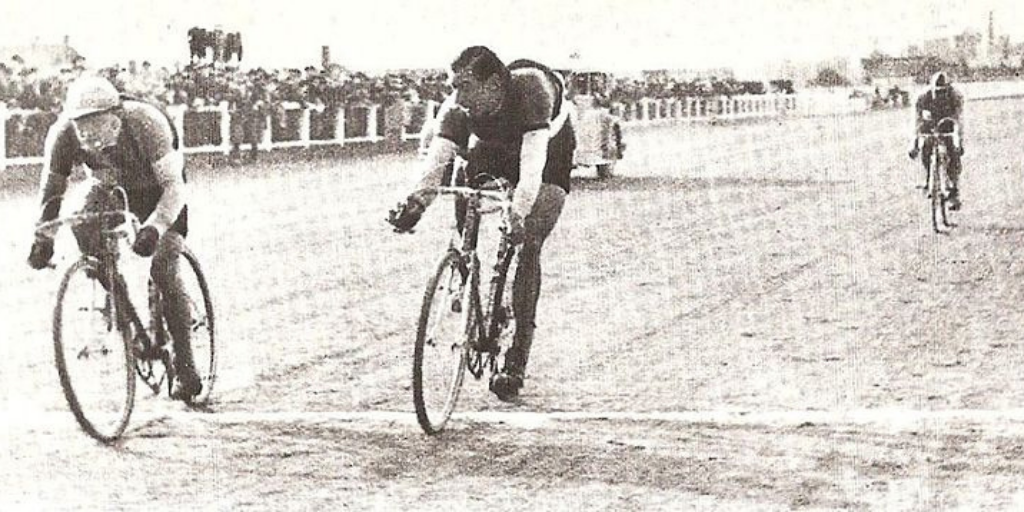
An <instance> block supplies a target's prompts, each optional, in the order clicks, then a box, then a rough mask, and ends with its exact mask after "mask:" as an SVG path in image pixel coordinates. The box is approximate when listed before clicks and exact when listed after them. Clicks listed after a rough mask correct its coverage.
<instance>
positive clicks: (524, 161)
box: [512, 128, 549, 219]
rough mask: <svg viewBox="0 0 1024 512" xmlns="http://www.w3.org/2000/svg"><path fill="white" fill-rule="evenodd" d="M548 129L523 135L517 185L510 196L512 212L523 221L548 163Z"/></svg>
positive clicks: (530, 208) (538, 190) (535, 198)
mask: <svg viewBox="0 0 1024 512" xmlns="http://www.w3.org/2000/svg"><path fill="white" fill-rule="evenodd" d="M548 132H549V130H548V128H540V129H537V130H533V131H529V132H526V133H525V134H523V147H522V150H521V152H520V154H519V184H518V185H516V191H515V194H514V195H513V196H512V212H513V213H515V214H516V215H518V216H519V218H521V219H525V218H526V216H527V215H529V214H530V211H531V210H533V203H534V201H536V200H537V194H538V193H539V192H540V186H541V183H542V181H543V178H544V164H545V163H547V161H548V140H549V136H548Z"/></svg>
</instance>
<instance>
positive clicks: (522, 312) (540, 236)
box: [505, 183, 566, 377]
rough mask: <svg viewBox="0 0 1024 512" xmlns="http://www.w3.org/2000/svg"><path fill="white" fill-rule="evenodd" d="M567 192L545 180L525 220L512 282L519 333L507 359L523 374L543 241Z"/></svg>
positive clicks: (537, 293)
mask: <svg viewBox="0 0 1024 512" xmlns="http://www.w3.org/2000/svg"><path fill="white" fill-rule="evenodd" d="M565 196H566V192H565V190H563V189H562V188H561V187H558V186H556V185H550V184H547V183H544V184H542V185H541V187H540V191H539V192H538V193H537V200H536V201H535V202H534V204H533V210H531V211H530V214H529V215H527V216H526V219H524V220H523V223H524V225H525V228H526V233H525V239H524V241H523V246H522V247H521V248H520V250H519V267H518V268H517V269H516V276H515V281H514V282H513V285H512V309H513V311H514V312H515V318H516V332H515V335H514V337H513V342H512V348H510V349H509V352H508V355H507V357H506V359H505V371H506V372H508V373H511V374H515V375H518V376H520V377H522V376H523V375H524V374H525V373H526V363H527V361H528V360H529V358H530V346H531V345H532V344H533V331H534V329H535V328H536V323H535V319H536V317H537V302H538V299H539V298H540V284H541V264H540V255H541V250H542V249H543V248H544V241H545V240H547V238H548V235H550V234H551V231H552V230H553V229H554V227H555V224H556V223H557V222H558V217H559V216H560V215H561V214H562V206H564V205H565Z"/></svg>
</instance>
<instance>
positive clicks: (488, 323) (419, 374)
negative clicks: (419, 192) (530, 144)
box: [412, 180, 516, 435]
mask: <svg viewBox="0 0 1024 512" xmlns="http://www.w3.org/2000/svg"><path fill="white" fill-rule="evenodd" d="M490 185H492V187H469V186H454V185H453V186H441V187H438V189H437V190H438V193H439V194H440V195H447V196H454V197H455V198H456V200H457V201H460V202H464V203H465V204H464V208H462V207H461V206H462V205H461V204H460V205H459V206H460V208H458V210H464V213H463V214H462V215H460V219H461V221H460V222H459V223H457V224H456V226H455V228H454V230H453V233H452V237H451V240H450V242H449V244H448V248H447V249H446V250H445V253H444V255H443V256H442V257H441V260H440V261H439V262H438V264H437V267H436V268H437V270H436V271H435V273H434V275H433V277H431V279H430V280H429V281H428V282H427V288H426V291H425V293H424V296H423V305H422V308H421V310H420V316H419V323H418V326H417V330H416V345H415V349H414V351H413V372H412V384H413V386H412V388H413V404H414V406H415V408H416V420H417V422H418V423H419V425H420V427H421V428H422V429H423V431H424V432H426V433H427V434H431V435H432V434H437V433H439V432H441V431H442V430H443V429H444V427H445V425H446V424H447V422H448V420H449V418H450V417H451V414H452V412H453V411H454V409H455V404H456V402H457V400H458V398H459V393H460V391H461V389H462V384H463V381H464V378H465V375H466V372H467V371H468V372H469V374H470V375H472V376H473V377H474V378H475V379H476V380H480V378H481V377H482V376H483V375H484V374H485V373H489V375H490V376H493V375H494V374H495V373H497V371H498V368H499V363H500V362H501V360H502V358H503V357H504V355H505V353H506V352H507V350H508V346H509V345H510V339H509V338H510V336H508V334H509V333H511V332H512V331H513V330H514V325H515V318H514V314H513V308H512V293H511V289H512V287H511V286H506V284H507V281H508V276H509V275H510V273H511V275H513V276H514V275H515V273H514V272H510V269H511V267H512V266H513V265H514V263H515V261H514V260H515V255H516V246H515V244H514V243H513V242H512V240H511V237H510V233H511V228H510V218H511V217H510V216H511V211H512V210H511V209H512V201H511V187H510V185H509V183H508V182H507V181H506V180H491V181H490ZM485 202H487V203H490V204H488V205H485V204H484V203H485ZM496 212H497V213H500V214H501V225H500V227H499V229H500V231H501V237H500V239H499V240H498V250H497V259H496V260H495V263H494V266H493V269H492V270H493V271H492V274H491V278H490V285H489V288H488V293H487V296H486V301H482V300H481V291H480V282H481V277H480V272H481V263H480V258H479V256H478V252H477V242H478V238H479V234H480V221H481V219H482V217H483V216H484V215H487V214H490V213H496ZM446 321H449V322H448V323H446ZM449 324H450V325H449ZM433 357H437V358H439V359H441V360H442V362H441V364H439V365H438V366H437V368H435V367H434V366H430V365H428V364H427V360H428V358H433ZM430 370H437V372H436V373H431V372H430ZM435 392H436V394H437V396H434V393H435Z"/></svg>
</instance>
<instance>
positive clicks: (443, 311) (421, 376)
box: [412, 251, 474, 434]
mask: <svg viewBox="0 0 1024 512" xmlns="http://www.w3.org/2000/svg"><path fill="white" fill-rule="evenodd" d="M465 275H466V269H465V267H464V266H463V264H462V262H461V260H460V257H459V255H458V254H457V253H456V252H454V251H449V252H448V253H447V254H446V255H445V256H444V258H442V259H441V262H440V263H439V264H438V266H437V272H435V274H434V276H433V277H432V278H431V279H430V281H429V282H428V283H427V289H426V292H425V293H424V295H423V306H422V309H421V310H420V319H419V325H418V327H417V330H416V346H415V349H414V351H413V367H412V396H413V405H414V406H415V407H416V420H417V421H418V422H419V424H420V427H421V428H423V431H424V432H426V433H427V434H437V433H438V432H440V431H441V430H442V429H444V426H445V424H446V423H447V422H448V419H449V418H450V417H451V414H452V411H454V410H455V403H456V402H457V401H458V398H459V392H460V391H461V389H462V381H463V379H464V378H465V375H466V363H467V358H468V350H469V344H468V342H469V340H468V339H467V338H468V333H469V332H470V329H471V327H470V323H471V318H472V317H473V311H474V305H473V304H469V303H466V302H467V299H469V300H472V294H471V293H466V290H467V287H466V285H465V284H464V276H465Z"/></svg>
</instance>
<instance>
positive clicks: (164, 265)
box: [150, 230, 202, 398]
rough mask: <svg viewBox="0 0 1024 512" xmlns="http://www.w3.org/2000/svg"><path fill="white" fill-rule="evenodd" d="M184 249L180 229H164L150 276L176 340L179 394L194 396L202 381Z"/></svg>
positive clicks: (168, 325)
mask: <svg viewBox="0 0 1024 512" xmlns="http://www.w3.org/2000/svg"><path fill="white" fill-rule="evenodd" d="M184 250H185V239H184V237H182V236H181V234H180V233H178V232H176V231H174V230H170V231H168V232H167V233H165V234H164V236H162V237H160V243H159V244H158V245H157V249H156V253H155V254H153V261H152V263H151V266H150V276H151V277H152V278H153V282H154V283H156V285H157V288H158V289H159V290H160V293H161V297H162V299H163V312H164V317H165V318H166V319H167V330H168V331H169V334H170V335H171V340H172V341H173V343H174V370H175V372H176V373H177V375H178V380H179V383H180V385H181V390H180V393H179V394H180V395H182V397H183V398H191V397H192V396H195V395H197V394H199V391H200V390H201V389H202V384H201V383H200V381H199V376H198V374H197V373H196V368H195V361H194V360H193V357H192V342H191V324H192V317H191V310H190V308H189V297H188V295H187V292H186V291H185V285H184V282H183V281H182V278H181V263H180V261H181V254H182V252H183V251H184Z"/></svg>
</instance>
